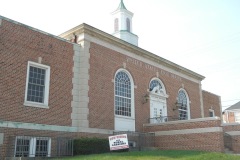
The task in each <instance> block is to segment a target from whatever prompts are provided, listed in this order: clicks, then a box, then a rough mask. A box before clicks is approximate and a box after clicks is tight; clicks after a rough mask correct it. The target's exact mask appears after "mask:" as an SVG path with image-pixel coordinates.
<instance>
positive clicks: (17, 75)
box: [0, 20, 73, 126]
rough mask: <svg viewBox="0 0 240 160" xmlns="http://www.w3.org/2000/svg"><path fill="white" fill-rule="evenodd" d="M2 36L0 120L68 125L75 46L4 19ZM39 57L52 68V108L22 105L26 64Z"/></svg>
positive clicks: (0, 37) (50, 105) (0, 48)
mask: <svg viewBox="0 0 240 160" xmlns="http://www.w3.org/2000/svg"><path fill="white" fill-rule="evenodd" d="M0 35H1V36H0V51H1V53H0V65H1V69H0V75H1V76H0V77H1V78H0V91H1V96H0V109H1V111H5V112H1V113H0V119H1V120H5V121H17V122H29V123H41V124H52V125H65V126H69V125H70V124H71V117H70V115H71V111H72V109H71V100H72V95H71V91H72V77H73V75H72V74H73V72H72V68H73V45H72V44H71V43H67V42H65V41H61V40H59V39H56V38H54V37H52V36H49V35H46V34H43V33H40V32H37V31H34V30H31V29H29V28H27V27H26V26H23V25H17V24H15V23H11V22H9V21H5V20H3V22H2V26H1V27H0ZM38 57H42V64H44V65H48V66H50V67H51V73H50V78H51V80H50V93H49V94H50V95H49V109H42V108H36V107H26V106H24V105H23V103H24V96H25V85H26V74H27V62H28V61H33V62H38Z"/></svg>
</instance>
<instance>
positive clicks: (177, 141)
mask: <svg viewBox="0 0 240 160" xmlns="http://www.w3.org/2000/svg"><path fill="white" fill-rule="evenodd" d="M220 125H221V121H220V120H211V121H200V122H189V123H178V124H166V125H155V126H147V127H144V131H145V132H156V131H171V130H184V129H197V128H210V127H220ZM223 146H224V145H223V132H206V133H188V134H176V135H158V136H156V138H155V147H157V148H159V149H164V150H167V149H177V150H201V151H214V152H223Z"/></svg>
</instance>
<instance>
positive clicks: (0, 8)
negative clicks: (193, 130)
mask: <svg viewBox="0 0 240 160" xmlns="http://www.w3.org/2000/svg"><path fill="white" fill-rule="evenodd" d="M119 3H120V0H0V15H1V16H4V17H7V18H10V19H12V20H15V21H18V22H21V23H24V24H26V25H29V26H32V27H34V28H37V29H40V30H43V31H45V32H48V33H51V34H54V35H59V34H61V33H63V32H65V31H67V30H69V29H71V28H73V27H75V26H77V25H79V24H81V23H87V24H89V25H91V26H93V27H96V28H98V29H100V30H103V31H105V32H107V33H110V34H111V33H112V32H113V20H112V17H111V14H110V13H111V12H112V11H114V10H115V9H117V7H118V4H119ZM124 4H125V6H126V8H127V9H128V10H129V11H131V12H133V13H134V17H133V33H134V34H136V35H138V36H139V47H141V48H143V49H145V50H148V51H150V52H152V53H154V54H157V55H159V56H161V57H163V58H165V59H168V60H170V61H172V62H175V63H177V64H179V65H181V66H183V67H186V68H188V69H190V70H192V71H194V72H197V73H199V74H202V75H203V76H205V77H206V79H205V80H203V82H202V86H203V89H204V90H207V91H209V92H212V93H215V94H217V95H220V96H221V97H222V105H223V108H225V106H229V105H232V104H235V103H236V102H238V101H240V87H239V85H238V83H239V82H240V53H239V52H240V0H144V1H140V0H124Z"/></svg>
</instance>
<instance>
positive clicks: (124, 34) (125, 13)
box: [112, 0, 138, 46]
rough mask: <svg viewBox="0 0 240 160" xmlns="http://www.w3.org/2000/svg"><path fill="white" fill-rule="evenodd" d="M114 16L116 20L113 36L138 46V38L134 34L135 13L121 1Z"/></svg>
mask: <svg viewBox="0 0 240 160" xmlns="http://www.w3.org/2000/svg"><path fill="white" fill-rule="evenodd" d="M112 15H113V19H114V33H113V35H114V36H115V37H118V38H120V39H122V40H124V41H127V42H128V43H131V44H133V45H136V46H137V45H138V36H137V35H135V34H133V33H132V17H133V13H132V12H130V11H129V10H127V8H126V6H125V5H124V3H123V0H121V1H120V4H119V5H118V8H117V10H115V11H114V12H113V13H112Z"/></svg>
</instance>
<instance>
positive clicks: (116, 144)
mask: <svg viewBox="0 0 240 160" xmlns="http://www.w3.org/2000/svg"><path fill="white" fill-rule="evenodd" d="M108 139H109V146H110V150H111V151H112V150H119V149H126V148H129V146H128V138H127V134H121V135H115V136H109V137H108Z"/></svg>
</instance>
